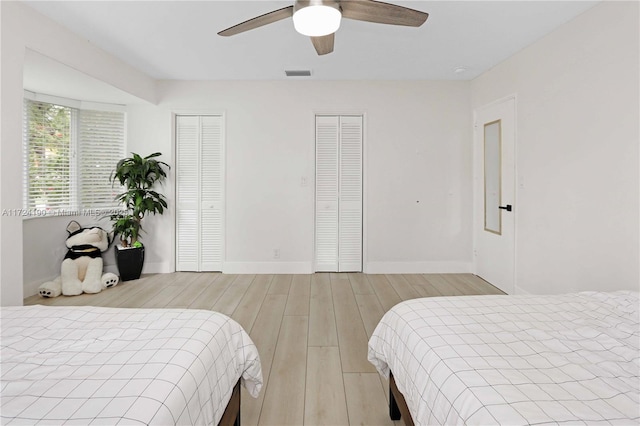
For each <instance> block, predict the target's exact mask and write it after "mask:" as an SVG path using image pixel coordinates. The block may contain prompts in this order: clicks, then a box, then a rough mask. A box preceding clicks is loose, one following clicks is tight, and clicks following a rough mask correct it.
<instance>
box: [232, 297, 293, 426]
mask: <svg viewBox="0 0 640 426" xmlns="http://www.w3.org/2000/svg"><path fill="white" fill-rule="evenodd" d="M286 303H287V296H285V295H284V294H268V295H266V296H265V298H264V300H263V301H262V303H261V305H260V306H259V307H258V308H259V312H258V316H257V317H256V320H255V323H254V324H253V327H252V328H251V330H250V331H249V336H250V337H251V340H253V343H254V344H255V345H256V347H257V348H258V353H259V355H260V363H261V365H262V378H263V383H264V384H263V387H262V391H261V392H260V395H258V398H251V397H245V398H243V399H242V406H241V407H242V413H241V414H242V415H241V418H242V424H244V425H257V424H258V421H259V419H260V413H261V411H262V404H263V402H264V396H265V394H266V391H267V389H268V388H269V375H270V373H271V364H272V362H273V355H274V353H275V351H276V346H277V343H278V335H279V334H280V326H281V324H282V319H283V316H284V307H285V304H286ZM245 394H246V392H245Z"/></svg>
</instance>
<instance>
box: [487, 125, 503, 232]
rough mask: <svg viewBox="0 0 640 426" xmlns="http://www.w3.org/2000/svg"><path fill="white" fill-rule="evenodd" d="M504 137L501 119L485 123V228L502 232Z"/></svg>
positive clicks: (489, 230)
mask: <svg viewBox="0 0 640 426" xmlns="http://www.w3.org/2000/svg"><path fill="white" fill-rule="evenodd" d="M501 157H502V138H501V122H500V120H496V121H492V122H490V123H486V124H485V125H484V229H485V231H488V232H493V233H494V234H498V235H501V234H502V215H501V214H500V208H499V207H500V203H501V198H500V197H501V181H502V176H501V174H502V172H501V170H502V162H501Z"/></svg>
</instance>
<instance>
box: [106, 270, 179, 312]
mask: <svg viewBox="0 0 640 426" xmlns="http://www.w3.org/2000/svg"><path fill="white" fill-rule="evenodd" d="M137 281H138V282H137V283H135V285H136V287H138V288H139V290H140V291H137V292H135V293H133V294H132V295H129V296H128V297H127V298H126V299H123V300H122V301H121V302H120V304H118V307H119V308H140V307H142V306H144V304H145V303H147V302H149V301H150V300H151V299H152V298H154V297H155V296H156V295H158V294H159V293H160V292H161V291H162V290H163V289H164V286H165V285H166V284H167V282H168V277H167V274H158V276H157V277H154V279H153V280H151V279H149V278H146V279H144V280H142V279H141V280H137ZM131 284H133V283H131ZM116 288H118V286H116Z"/></svg>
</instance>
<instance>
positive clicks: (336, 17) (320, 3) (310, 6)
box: [293, 0, 342, 37]
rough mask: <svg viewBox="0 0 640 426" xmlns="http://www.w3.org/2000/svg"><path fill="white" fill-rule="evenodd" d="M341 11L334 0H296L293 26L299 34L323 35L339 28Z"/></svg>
mask: <svg viewBox="0 0 640 426" xmlns="http://www.w3.org/2000/svg"><path fill="white" fill-rule="evenodd" d="M341 19H342V13H341V11H340V6H339V4H338V2H337V1H335V0H298V1H296V3H295V5H294V7H293V26H294V27H295V29H296V31H298V32H299V33H300V34H304V35H306V36H310V37H324V36H327V35H329V34H333V33H335V32H336V31H337V30H338V28H340V21H341Z"/></svg>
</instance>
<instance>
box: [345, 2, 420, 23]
mask: <svg viewBox="0 0 640 426" xmlns="http://www.w3.org/2000/svg"><path fill="white" fill-rule="evenodd" d="M340 8H341V9H342V17H343V18H349V19H355V20H357V21H367V22H375V23H378V24H392V25H405V26H407V27H419V26H420V25H422V24H424V22H425V21H426V20H427V18H428V17H429V14H428V13H425V12H420V11H419V10H414V9H409V8H408V7H403V6H397V5H395V4H390V3H384V2H381V1H374V0H350V1H341V2H340Z"/></svg>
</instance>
